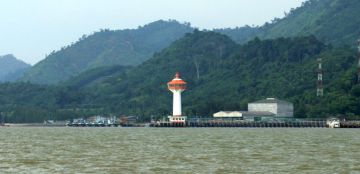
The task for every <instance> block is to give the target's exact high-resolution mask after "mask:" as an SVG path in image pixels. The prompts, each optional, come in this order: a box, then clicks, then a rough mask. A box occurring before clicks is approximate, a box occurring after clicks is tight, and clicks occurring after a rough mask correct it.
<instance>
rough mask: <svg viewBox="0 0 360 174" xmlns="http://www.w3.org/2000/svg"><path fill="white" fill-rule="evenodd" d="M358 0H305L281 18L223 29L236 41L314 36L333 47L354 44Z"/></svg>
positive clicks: (358, 32)
mask: <svg viewBox="0 0 360 174" xmlns="http://www.w3.org/2000/svg"><path fill="white" fill-rule="evenodd" d="M359 8H360V1H358V0H308V1H306V2H304V3H303V4H302V5H301V7H298V8H296V9H291V10H290V12H288V13H285V14H286V16H285V17H284V18H282V19H279V18H275V19H273V20H272V21H271V22H267V23H265V24H264V25H263V26H261V27H248V26H247V27H240V28H235V29H222V30H219V32H222V33H226V34H229V36H230V37H231V38H233V39H234V40H236V41H237V42H239V43H246V42H247V41H249V40H251V39H253V38H255V37H259V38H261V39H270V38H278V37H296V36H308V35H314V36H316V38H318V39H319V40H320V41H322V42H325V43H327V44H332V45H334V46H342V45H354V44H355V43H356V40H357V39H358V38H359V37H360V28H359V27H358V26H360V18H359V17H358V16H359V15H360V10H358V9H359Z"/></svg>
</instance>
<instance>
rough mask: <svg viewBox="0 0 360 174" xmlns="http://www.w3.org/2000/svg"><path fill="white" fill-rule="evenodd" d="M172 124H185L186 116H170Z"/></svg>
mask: <svg viewBox="0 0 360 174" xmlns="http://www.w3.org/2000/svg"><path fill="white" fill-rule="evenodd" d="M168 118H169V122H170V123H185V122H186V118H187V117H186V116H168Z"/></svg>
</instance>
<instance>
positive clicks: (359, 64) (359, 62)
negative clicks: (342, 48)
mask: <svg viewBox="0 0 360 174" xmlns="http://www.w3.org/2000/svg"><path fill="white" fill-rule="evenodd" d="M358 57H359V61H358V73H357V77H358V78H357V83H358V84H360V39H359V40H358Z"/></svg>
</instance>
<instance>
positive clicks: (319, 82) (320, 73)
mask: <svg viewBox="0 0 360 174" xmlns="http://www.w3.org/2000/svg"><path fill="white" fill-rule="evenodd" d="M321 61H322V60H321V58H318V59H317V62H318V69H317V88H316V96H318V97H321V96H323V95H324V89H323V71H322V62H321Z"/></svg>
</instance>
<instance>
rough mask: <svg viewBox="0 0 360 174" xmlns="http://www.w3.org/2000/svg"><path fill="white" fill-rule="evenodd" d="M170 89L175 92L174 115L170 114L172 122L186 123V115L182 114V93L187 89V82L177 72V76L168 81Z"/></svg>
mask: <svg viewBox="0 0 360 174" xmlns="http://www.w3.org/2000/svg"><path fill="white" fill-rule="evenodd" d="M167 85H168V89H169V90H170V91H171V92H172V93H173V115H172V116H169V117H168V118H169V121H170V122H171V123H185V121H186V116H182V114H181V93H182V92H183V91H184V90H185V89H186V82H185V81H183V80H182V79H180V74H179V73H178V72H176V74H175V78H174V79H172V80H171V81H170V82H168V83H167Z"/></svg>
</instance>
